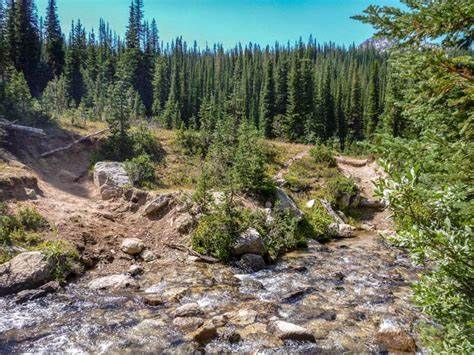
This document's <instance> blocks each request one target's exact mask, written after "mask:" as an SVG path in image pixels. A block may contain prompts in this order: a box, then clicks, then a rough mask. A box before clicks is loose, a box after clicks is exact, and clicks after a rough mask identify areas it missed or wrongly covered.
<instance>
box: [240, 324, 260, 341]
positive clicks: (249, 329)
mask: <svg viewBox="0 0 474 355" xmlns="http://www.w3.org/2000/svg"><path fill="white" fill-rule="evenodd" d="M266 331H267V326H266V325H265V324H263V323H253V324H250V325H248V326H246V327H245V328H244V329H242V330H240V331H239V334H240V336H241V337H242V338H244V339H246V338H248V337H249V336H250V335H251V334H261V333H265V332H266Z"/></svg>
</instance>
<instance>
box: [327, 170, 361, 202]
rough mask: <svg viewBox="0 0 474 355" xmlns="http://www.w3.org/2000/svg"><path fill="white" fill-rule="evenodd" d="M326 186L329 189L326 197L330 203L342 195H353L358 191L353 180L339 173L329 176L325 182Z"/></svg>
mask: <svg viewBox="0 0 474 355" xmlns="http://www.w3.org/2000/svg"><path fill="white" fill-rule="evenodd" d="M326 187H327V189H328V190H329V194H328V199H329V200H330V202H332V203H334V202H336V201H337V199H338V198H340V197H342V196H343V195H348V196H353V195H355V194H356V193H357V191H358V188H357V185H356V184H355V183H354V180H352V179H351V178H348V177H346V176H344V175H341V174H337V175H335V176H333V177H331V178H329V179H328V180H327V182H326Z"/></svg>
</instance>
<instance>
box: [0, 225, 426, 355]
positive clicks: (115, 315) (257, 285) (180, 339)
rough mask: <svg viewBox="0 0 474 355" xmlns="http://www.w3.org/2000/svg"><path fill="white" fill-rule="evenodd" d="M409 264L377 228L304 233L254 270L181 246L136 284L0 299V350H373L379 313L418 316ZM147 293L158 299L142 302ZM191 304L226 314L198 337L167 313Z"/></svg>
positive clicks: (208, 314) (410, 319)
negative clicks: (286, 336) (333, 234)
mask: <svg viewBox="0 0 474 355" xmlns="http://www.w3.org/2000/svg"><path fill="white" fill-rule="evenodd" d="M416 272H417V270H416V269H415V268H414V267H413V266H412V264H411V262H410V260H409V258H408V257H407V256H406V255H404V254H403V253H402V252H400V251H399V250H398V249H395V248H392V247H390V246H388V245H386V244H385V243H384V242H383V241H382V239H381V238H379V237H378V236H376V234H375V232H360V233H359V234H358V236H357V237H355V238H352V239H345V240H336V241H333V242H330V243H328V244H320V243H318V242H315V241H312V242H310V243H309V246H308V248H307V249H304V250H300V251H295V252H292V253H288V254H286V255H285V256H284V257H282V258H281V259H280V260H279V261H278V262H277V263H276V264H274V265H271V266H269V267H267V268H266V269H264V270H262V271H259V272H256V273H253V274H243V273H242V271H241V270H239V269H238V268H236V267H232V266H223V265H220V264H206V263H202V262H196V261H195V260H191V259H190V257H188V256H185V255H184V254H183V256H182V257H179V258H177V259H176V260H173V261H172V263H171V262H170V261H169V260H168V261H166V260H158V262H156V263H154V264H153V266H152V269H151V270H147V272H146V273H145V274H144V275H142V276H141V277H140V279H139V280H140V290H138V291H128V290H125V291H122V292H118V293H117V292H105V291H104V292H102V291H101V292H99V291H91V290H89V289H88V288H87V287H86V282H85V281H83V280H81V279H80V280H79V281H78V282H76V283H73V284H69V285H68V286H67V287H66V288H64V289H63V290H62V291H60V292H59V293H56V294H51V295H48V296H47V297H45V298H43V299H39V300H35V301H30V302H28V303H25V304H21V305H17V304H15V302H14V299H13V297H4V298H0V312H1V314H2V316H1V317H0V353H24V352H34V353H52V352H61V353H75V354H77V353H104V354H107V353H117V352H120V353H137V352H139V353H151V352H164V353H166V352H168V353H176V352H178V353H189V352H193V351H195V350H203V351H206V352H255V351H259V352H263V353H274V352H281V353H295V352H297V353H334V352H338V353H340V352H351V353H360V352H364V353H367V352H380V351H383V350H384V349H383V347H381V345H380V344H379V343H378V342H377V341H376V337H375V334H376V332H377V329H378V327H379V323H380V322H381V320H382V319H385V318H387V317H390V318H393V319H396V320H397V321H398V322H400V324H403V325H405V326H407V327H408V328H409V329H413V327H414V326H415V325H416V322H417V320H418V319H419V314H418V313H417V311H416V309H414V308H413V306H411V304H410V301H409V300H410V297H411V290H410V286H409V285H410V283H411V282H412V281H413V280H414V279H415V277H416ZM150 294H158V295H160V297H162V298H163V300H164V301H163V303H162V304H160V305H158V306H150V305H147V304H146V303H145V302H144V296H145V297H146V296H149V295H150ZM190 302H195V303H197V304H198V305H199V306H200V308H201V310H202V311H203V314H202V315H200V317H201V318H203V319H204V320H208V319H211V318H213V317H214V318H215V317H222V316H223V318H224V319H225V320H226V322H225V323H226V324H225V325H224V326H223V327H221V328H220V329H219V336H218V337H217V338H215V339H214V340H212V341H211V342H209V343H207V344H205V345H199V344H197V343H195V342H193V341H191V340H190V338H189V337H188V336H187V334H186V332H185V331H182V330H181V329H180V328H179V327H177V326H176V325H175V323H174V322H173V317H172V312H173V311H174V310H175V309H176V308H177V307H178V306H180V305H183V304H186V303H190ZM193 319H195V318H193ZM276 319H278V320H284V321H287V322H291V323H294V324H297V325H301V326H303V327H305V328H306V329H308V330H310V331H311V332H312V333H313V334H314V336H315V340H316V341H315V342H297V341H289V340H285V341H282V340H280V339H279V338H277V337H276V336H275V335H274V334H272V332H271V331H269V330H268V328H267V326H268V325H269V324H270V323H271V322H272V321H274V320H276Z"/></svg>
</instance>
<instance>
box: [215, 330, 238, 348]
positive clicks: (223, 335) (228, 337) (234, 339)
mask: <svg viewBox="0 0 474 355" xmlns="http://www.w3.org/2000/svg"><path fill="white" fill-rule="evenodd" d="M217 334H218V335H219V338H220V339H222V340H225V341H227V342H229V343H231V344H235V343H238V342H239V341H240V340H241V339H242V337H241V336H240V334H239V333H238V332H237V331H236V330H235V327H224V328H219V329H218V330H217Z"/></svg>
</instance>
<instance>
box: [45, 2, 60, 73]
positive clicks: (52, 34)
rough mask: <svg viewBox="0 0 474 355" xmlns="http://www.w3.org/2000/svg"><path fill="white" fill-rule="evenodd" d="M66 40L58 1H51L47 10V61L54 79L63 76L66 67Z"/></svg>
mask: <svg viewBox="0 0 474 355" xmlns="http://www.w3.org/2000/svg"><path fill="white" fill-rule="evenodd" d="M63 47H64V40H63V35H62V32H61V26H60V24H59V19H58V15H57V8H56V1H55V0H49V1H48V8H47V10H46V34H45V59H46V63H47V64H48V66H49V68H50V70H51V74H52V77H55V76H59V75H61V73H62V71H63V67H64V56H65V54H64V48H63Z"/></svg>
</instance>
